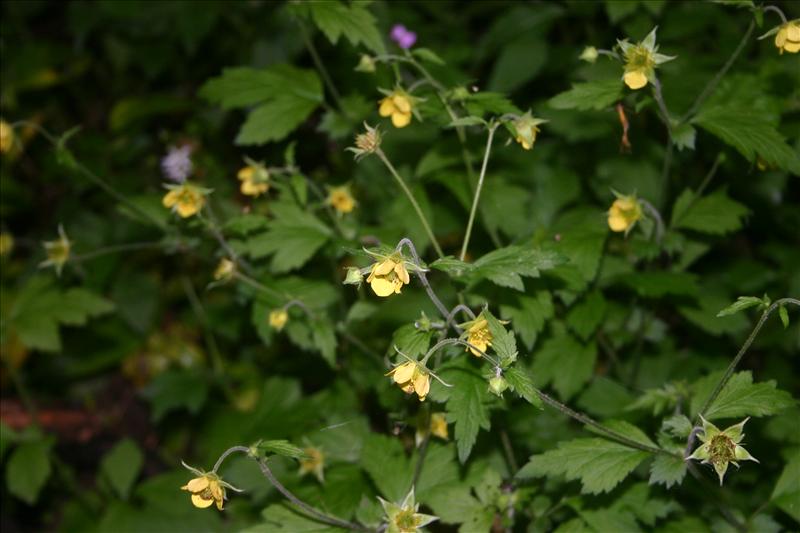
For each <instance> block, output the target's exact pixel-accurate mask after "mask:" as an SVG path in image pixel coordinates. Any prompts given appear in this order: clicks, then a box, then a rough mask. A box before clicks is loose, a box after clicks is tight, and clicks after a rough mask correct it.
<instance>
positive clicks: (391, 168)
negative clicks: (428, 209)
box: [375, 148, 444, 258]
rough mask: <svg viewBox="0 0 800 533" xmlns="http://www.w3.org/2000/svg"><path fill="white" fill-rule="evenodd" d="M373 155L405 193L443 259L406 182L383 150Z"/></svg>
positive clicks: (428, 225) (425, 219) (423, 214)
mask: <svg viewBox="0 0 800 533" xmlns="http://www.w3.org/2000/svg"><path fill="white" fill-rule="evenodd" d="M375 153H376V154H377V155H378V157H379V158H380V160H381V161H383V164H384V165H386V168H388V169H389V172H390V173H391V174H392V177H394V179H395V180H396V181H397V184H398V185H399V186H400V188H401V189H402V190H403V192H404V193H405V195H406V197H407V198H408V201H409V202H411V205H412V206H413V207H414V210H415V211H416V212H417V216H418V217H419V220H420V222H422V226H423V227H424V228H425V232H426V233H427V234H428V238H429V239H430V241H431V244H433V247H434V249H435V250H436V253H437V254H438V255H439V257H440V258H443V257H444V252H443V251H442V247H441V246H439V241H437V240H436V236H435V235H434V234H433V230H431V226H430V224H428V219H427V218H426V217H425V213H423V212H422V209H421V208H420V206H419V204H418V203H417V200H416V199H415V198H414V195H413V194H412V193H411V189H409V188H408V185H406V182H405V181H404V180H403V178H401V177H400V174H398V173H397V170H395V168H394V166H392V163H391V161H389V159H388V158H387V157H386V154H385V153H384V152H383V150H381V149H380V148H378V149H377V150H375Z"/></svg>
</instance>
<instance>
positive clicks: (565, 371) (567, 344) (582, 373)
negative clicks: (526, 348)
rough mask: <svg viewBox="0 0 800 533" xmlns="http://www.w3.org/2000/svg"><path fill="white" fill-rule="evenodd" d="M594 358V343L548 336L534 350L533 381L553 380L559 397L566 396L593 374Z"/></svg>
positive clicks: (564, 397)
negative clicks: (584, 343)
mask: <svg viewBox="0 0 800 533" xmlns="http://www.w3.org/2000/svg"><path fill="white" fill-rule="evenodd" d="M596 359H597V347H596V346H595V344H594V343H590V344H586V345H583V344H581V343H580V342H578V341H577V340H575V339H574V338H572V337H571V336H569V335H560V336H557V337H553V338H550V339H548V340H547V341H546V342H545V343H543V344H542V346H541V348H539V350H538V351H537V352H535V353H534V360H533V368H532V372H533V376H534V381H535V382H536V383H537V384H538V385H546V384H547V383H552V384H553V388H554V389H555V390H556V391H558V394H559V396H560V397H561V398H562V399H565V400H566V399H569V398H571V397H572V396H573V395H574V394H575V393H577V392H578V391H579V390H580V389H581V387H582V386H583V385H584V384H585V383H586V382H587V381H589V378H590V377H592V374H593V372H594V363H595V360H596Z"/></svg>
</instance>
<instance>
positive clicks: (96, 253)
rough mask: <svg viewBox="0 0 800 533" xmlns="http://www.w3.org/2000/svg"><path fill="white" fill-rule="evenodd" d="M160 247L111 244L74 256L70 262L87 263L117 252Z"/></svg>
mask: <svg viewBox="0 0 800 533" xmlns="http://www.w3.org/2000/svg"><path fill="white" fill-rule="evenodd" d="M161 246H162V243H161V242H130V243H126V244H113V245H111V246H106V247H104V248H98V249H97V250H93V251H91V252H89V253H85V254H82V255H76V256H74V257H71V258H70V261H75V262H81V261H88V260H89V259H94V258H95V257H100V256H103V255H108V254H115V253H118V252H129V251H133V250H146V249H148V248H160V247H161Z"/></svg>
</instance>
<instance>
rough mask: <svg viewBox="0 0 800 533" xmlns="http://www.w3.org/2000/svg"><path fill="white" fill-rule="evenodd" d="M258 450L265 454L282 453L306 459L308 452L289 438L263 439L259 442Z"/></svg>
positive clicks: (285, 455)
mask: <svg viewBox="0 0 800 533" xmlns="http://www.w3.org/2000/svg"><path fill="white" fill-rule="evenodd" d="M258 451H259V452H261V453H263V454H265V455H266V454H275V455H282V456H283V457H291V458H292V459H304V458H305V457H306V452H304V451H303V450H302V449H301V448H298V447H297V446H295V445H294V444H292V443H291V442H289V441H288V440H262V441H259V443H258Z"/></svg>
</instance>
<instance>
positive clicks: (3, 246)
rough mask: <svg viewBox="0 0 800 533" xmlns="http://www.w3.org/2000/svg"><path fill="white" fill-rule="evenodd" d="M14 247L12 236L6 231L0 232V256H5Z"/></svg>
mask: <svg viewBox="0 0 800 533" xmlns="http://www.w3.org/2000/svg"><path fill="white" fill-rule="evenodd" d="M13 249H14V236H13V235H11V234H10V233H9V232H7V231H3V232H0V257H5V256H7V255H9V254H10V253H11V251H12V250H13Z"/></svg>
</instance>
